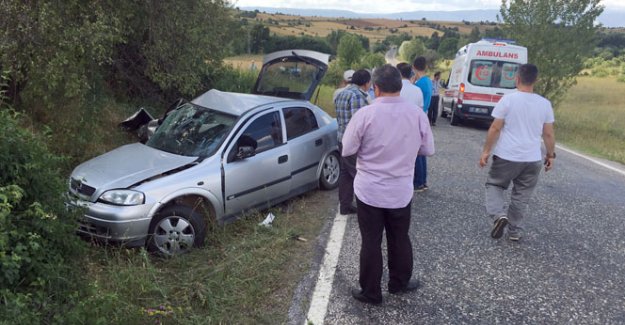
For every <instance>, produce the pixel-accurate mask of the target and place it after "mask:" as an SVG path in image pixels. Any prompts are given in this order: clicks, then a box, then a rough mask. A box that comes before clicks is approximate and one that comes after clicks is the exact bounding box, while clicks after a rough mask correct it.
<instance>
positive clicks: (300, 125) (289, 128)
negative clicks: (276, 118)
mask: <svg viewBox="0 0 625 325" xmlns="http://www.w3.org/2000/svg"><path fill="white" fill-rule="evenodd" d="M282 112H283V114H284V123H285V124H286V139H287V140H291V139H294V138H297V137H299V136H300V135H304V134H306V133H308V132H310V131H313V130H316V129H318V128H319V125H318V124H317V118H316V117H315V114H314V113H313V112H312V111H311V110H310V109H308V108H306V107H287V108H284V109H283V110H282Z"/></svg>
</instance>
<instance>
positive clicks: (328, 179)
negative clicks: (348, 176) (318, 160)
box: [319, 151, 341, 190]
mask: <svg viewBox="0 0 625 325" xmlns="http://www.w3.org/2000/svg"><path fill="white" fill-rule="evenodd" d="M340 167H341V165H340V160H339V154H338V153H337V152H336V151H335V152H331V153H329V154H328V155H327V156H326V157H325V158H324V159H323V163H322V164H321V173H320V175H319V185H320V186H321V188H322V189H324V190H333V189H335V188H336V187H337V186H339V172H340V169H341V168H340Z"/></svg>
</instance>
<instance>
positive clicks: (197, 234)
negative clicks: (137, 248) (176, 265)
mask: <svg viewBox="0 0 625 325" xmlns="http://www.w3.org/2000/svg"><path fill="white" fill-rule="evenodd" d="M205 237H206V223H205V222H204V219H203V218H202V215H201V214H199V213H197V212H195V211H194V210H193V209H191V208H189V207H187V206H183V205H174V206H170V207H167V208H165V209H163V211H161V212H159V213H158V214H157V215H156V216H155V217H154V218H153V219H152V222H151V223H150V229H149V238H148V250H149V251H151V252H156V253H158V254H160V255H162V256H168V257H170V256H175V255H180V254H184V253H186V252H188V251H190V250H191V249H192V248H193V247H199V246H202V244H204V238H205Z"/></svg>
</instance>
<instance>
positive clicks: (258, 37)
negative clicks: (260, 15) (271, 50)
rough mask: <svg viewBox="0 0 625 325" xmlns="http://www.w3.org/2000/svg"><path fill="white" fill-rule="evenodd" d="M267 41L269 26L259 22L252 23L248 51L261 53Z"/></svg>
mask: <svg viewBox="0 0 625 325" xmlns="http://www.w3.org/2000/svg"><path fill="white" fill-rule="evenodd" d="M268 41H269V27H265V26H263V25H261V24H258V25H254V27H252V30H251V31H250V52H252V53H263V50H264V49H265V47H266V45H265V44H266V43H267V42H268Z"/></svg>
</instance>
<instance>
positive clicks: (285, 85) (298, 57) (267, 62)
mask: <svg viewBox="0 0 625 325" xmlns="http://www.w3.org/2000/svg"><path fill="white" fill-rule="evenodd" d="M329 59H330V55H328V54H324V53H320V52H315V51H310V50H285V51H278V52H274V53H270V54H267V55H265V57H264V60H263V67H262V69H261V70H260V73H259V75H258V79H257V80H256V84H255V85H254V89H253V90H252V93H253V94H258V95H267V96H275V97H282V98H291V99H303V100H310V99H311V98H312V96H313V94H314V92H315V90H316V89H317V86H318V85H319V83H320V82H321V79H322V78H323V76H324V75H325V73H326V71H327V69H328V62H329Z"/></svg>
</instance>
